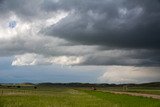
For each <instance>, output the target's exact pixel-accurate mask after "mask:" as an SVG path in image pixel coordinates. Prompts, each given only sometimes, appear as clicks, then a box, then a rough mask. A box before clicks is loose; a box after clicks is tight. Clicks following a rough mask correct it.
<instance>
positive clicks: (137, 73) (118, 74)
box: [98, 66, 160, 84]
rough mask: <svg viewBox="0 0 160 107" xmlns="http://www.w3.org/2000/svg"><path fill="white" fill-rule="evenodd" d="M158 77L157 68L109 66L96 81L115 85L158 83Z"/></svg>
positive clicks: (159, 74) (159, 75)
mask: <svg viewBox="0 0 160 107" xmlns="http://www.w3.org/2000/svg"><path fill="white" fill-rule="evenodd" d="M159 77H160V73H159V68H158V67H157V68H156V67H132V66H109V67H107V70H106V72H105V73H104V74H103V75H102V76H101V77H99V78H98V80H99V81H100V82H107V83H117V84H120V83H143V82H153V81H159Z"/></svg>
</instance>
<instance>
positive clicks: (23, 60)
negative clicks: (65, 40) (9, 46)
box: [12, 53, 82, 66]
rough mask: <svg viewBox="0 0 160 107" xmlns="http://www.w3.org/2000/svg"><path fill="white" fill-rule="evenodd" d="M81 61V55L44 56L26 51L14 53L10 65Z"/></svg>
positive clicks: (72, 63)
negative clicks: (20, 53) (25, 52)
mask: <svg viewBox="0 0 160 107" xmlns="http://www.w3.org/2000/svg"><path fill="white" fill-rule="evenodd" d="M81 62H82V57H77V56H57V57H45V56H43V55H38V54H35V53H27V54H23V55H16V56H15V58H14V60H13V62H12V66H28V65H41V64H42V65H48V64H60V65H76V64H80V63H81Z"/></svg>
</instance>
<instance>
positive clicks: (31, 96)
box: [0, 87, 160, 107]
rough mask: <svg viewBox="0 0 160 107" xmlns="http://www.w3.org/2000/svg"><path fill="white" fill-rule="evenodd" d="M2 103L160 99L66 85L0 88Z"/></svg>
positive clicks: (8, 106) (47, 105)
mask: <svg viewBox="0 0 160 107" xmlns="http://www.w3.org/2000/svg"><path fill="white" fill-rule="evenodd" d="M0 107H160V101H159V100H155V99H150V98H143V97H134V96H128V95H116V94H110V93H106V92H99V91H92V90H84V89H72V88H65V87H52V88H51V87H41V88H38V89H33V88H31V87H29V88H25V87H21V88H20V89H0Z"/></svg>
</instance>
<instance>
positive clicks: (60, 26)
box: [42, 0, 160, 49]
mask: <svg viewBox="0 0 160 107" xmlns="http://www.w3.org/2000/svg"><path fill="white" fill-rule="evenodd" d="M42 7H43V6H42ZM44 9H46V10H47V11H51V10H52V9H53V10H58V9H59V10H65V11H73V12H72V13H71V14H69V15H68V17H66V18H64V19H63V20H62V21H60V22H59V23H57V24H56V25H53V26H50V27H49V28H48V29H47V30H48V31H47V34H49V35H51V36H57V37H60V38H64V39H67V40H69V41H72V42H77V43H80V44H87V45H102V46H106V47H115V48H143V49H159V48H160V36H159V35H160V30H159V29H160V2H159V1H158V0H154V1H151V0H142V1H138V0H134V1H127V0H118V1H110V0H102V1H95V0H88V1H83V0H81V1H75V0H70V1H65V0H60V1H59V2H52V3H48V4H47V5H45V6H44Z"/></svg>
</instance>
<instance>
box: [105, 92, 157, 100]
mask: <svg viewBox="0 0 160 107" xmlns="http://www.w3.org/2000/svg"><path fill="white" fill-rule="evenodd" d="M108 92H110V93H114V94H126V95H131V96H142V97H148V98H154V99H160V95H153V94H141V93H131V92H115V91H108Z"/></svg>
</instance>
